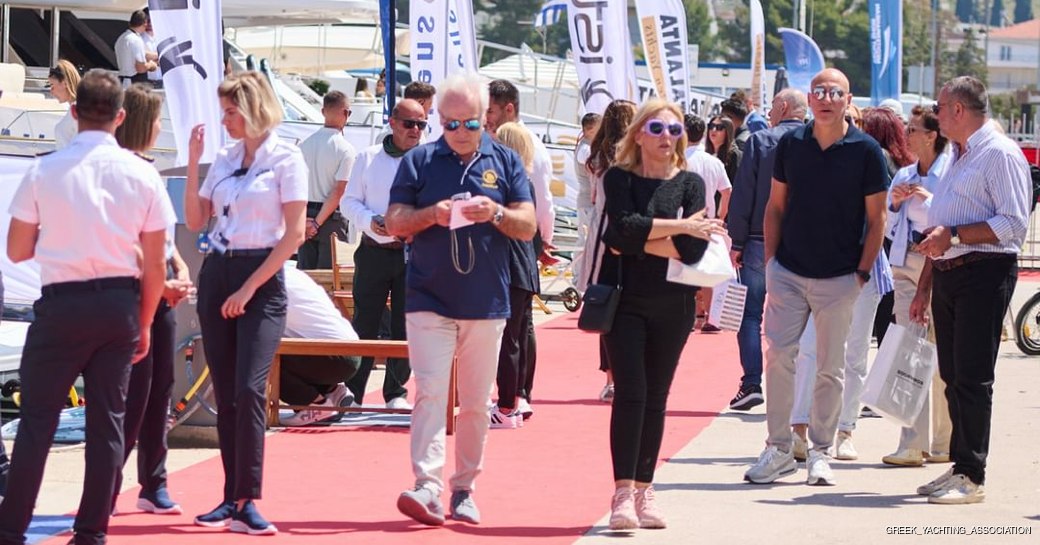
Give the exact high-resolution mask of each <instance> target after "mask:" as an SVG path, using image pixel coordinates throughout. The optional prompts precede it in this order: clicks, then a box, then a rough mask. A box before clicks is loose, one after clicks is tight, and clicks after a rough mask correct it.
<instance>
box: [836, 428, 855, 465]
mask: <svg viewBox="0 0 1040 545" xmlns="http://www.w3.org/2000/svg"><path fill="white" fill-rule="evenodd" d="M834 458H836V459H838V460H855V459H856V458H859V453H858V452H856V447H855V446H854V445H853V444H852V434H851V433H849V432H847V431H839V432H838V444H837V447H836V448H835V454H834Z"/></svg>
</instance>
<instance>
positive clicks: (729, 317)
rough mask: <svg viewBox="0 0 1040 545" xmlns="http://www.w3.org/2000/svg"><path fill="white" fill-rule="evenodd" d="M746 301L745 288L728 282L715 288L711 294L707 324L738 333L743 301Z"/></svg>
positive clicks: (741, 320)
mask: <svg viewBox="0 0 1040 545" xmlns="http://www.w3.org/2000/svg"><path fill="white" fill-rule="evenodd" d="M746 299H747V286H745V285H743V284H740V283H739V282H736V281H733V280H730V281H728V282H724V283H722V284H719V285H718V286H715V288H714V291H713V292H712V294H711V310H709V311H708V323H709V324H711V325H713V326H716V327H718V328H719V329H725V330H727V331H740V323H741V322H743V321H744V301H745V300H746Z"/></svg>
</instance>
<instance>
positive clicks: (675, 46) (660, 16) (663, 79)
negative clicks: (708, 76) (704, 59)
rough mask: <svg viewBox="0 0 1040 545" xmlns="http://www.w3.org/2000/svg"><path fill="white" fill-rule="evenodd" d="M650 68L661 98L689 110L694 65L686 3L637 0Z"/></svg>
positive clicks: (680, 1) (644, 49)
mask: <svg viewBox="0 0 1040 545" xmlns="http://www.w3.org/2000/svg"><path fill="white" fill-rule="evenodd" d="M636 13H637V14H638V17H639V31H640V34H642V36H643V52H644V55H646V67H647V69H648V70H649V71H650V77H651V79H653V82H654V89H655V90H656V91H657V96H659V97H661V98H664V99H666V100H669V101H672V102H675V103H677V104H679V106H680V107H682V111H684V112H686V111H688V109H689V98H688V97H689V93H690V65H689V56H688V55H687V49H688V48H687V36H686V8H685V7H684V6H683V3H682V0H636Z"/></svg>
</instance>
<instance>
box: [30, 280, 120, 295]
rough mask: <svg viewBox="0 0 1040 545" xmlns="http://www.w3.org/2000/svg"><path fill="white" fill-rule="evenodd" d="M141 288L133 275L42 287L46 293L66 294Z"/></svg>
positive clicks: (43, 292)
mask: <svg viewBox="0 0 1040 545" xmlns="http://www.w3.org/2000/svg"><path fill="white" fill-rule="evenodd" d="M140 288H141V281H140V280H138V279H136V278H134V277H132V276H113V277H109V278H95V279H93V280H78V281H75V282H56V283H54V284H47V285H46V286H43V287H42V288H40V293H42V294H44V295H65V294H69V293H81V292H87V291H101V290H134V291H137V290H139V289H140Z"/></svg>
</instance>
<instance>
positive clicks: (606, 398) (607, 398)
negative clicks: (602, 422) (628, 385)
mask: <svg viewBox="0 0 1040 545" xmlns="http://www.w3.org/2000/svg"><path fill="white" fill-rule="evenodd" d="M599 400H600V401H602V402H603V403H610V402H612V401H614V384H613V383H611V384H607V385H605V386H603V389H602V390H600V391H599Z"/></svg>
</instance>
